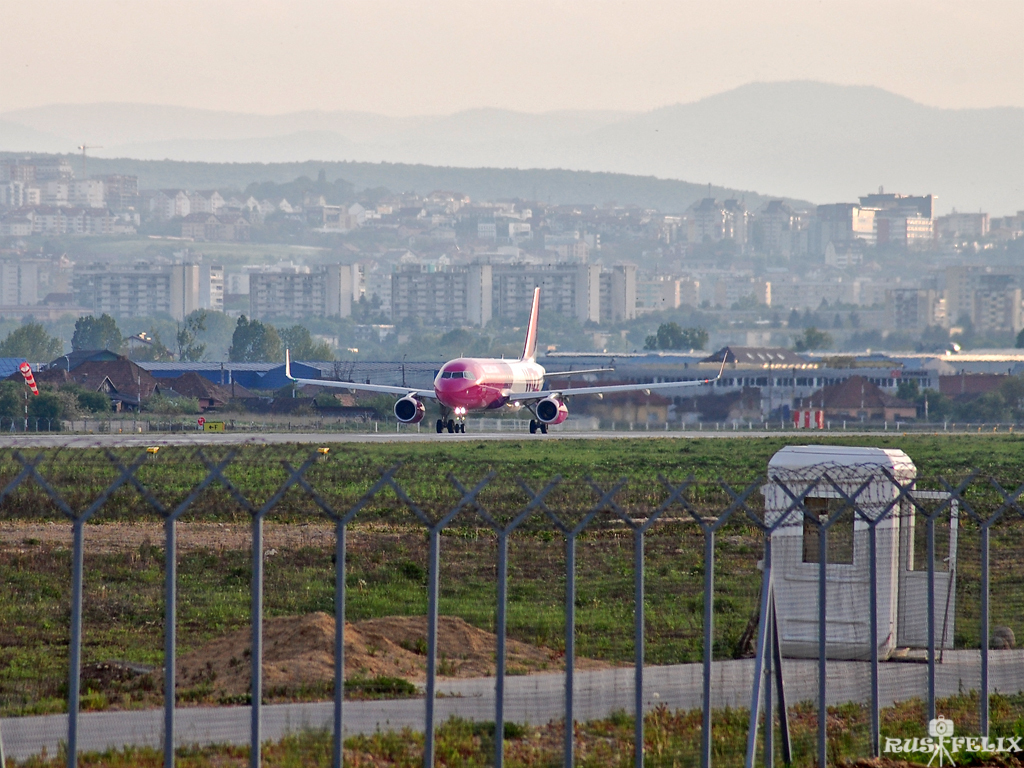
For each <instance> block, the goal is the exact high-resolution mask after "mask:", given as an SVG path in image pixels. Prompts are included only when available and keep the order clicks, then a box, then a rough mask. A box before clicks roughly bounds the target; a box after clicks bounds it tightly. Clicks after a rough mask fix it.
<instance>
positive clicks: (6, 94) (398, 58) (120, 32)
mask: <svg viewBox="0 0 1024 768" xmlns="http://www.w3.org/2000/svg"><path fill="white" fill-rule="evenodd" d="M1022 29H1024V2H1022V0H990V1H985V0H965V1H962V2H952V1H951V0H927V1H917V0H914V1H909V0H882V1H878V0H859V1H858V2H841V1H840V0H817V1H815V2H811V1H810V0H792V1H787V0H775V1H774V2H751V1H749V0H732V1H728V0H703V1H702V2H683V1H681V0H674V1H671V2H642V1H638V0H631V1H630V2H619V1H618V0H614V1H613V0H586V1H585V0H575V2H556V1H553V0H544V2H514V1H512V0H507V1H505V2H490V1H489V0H473V1H472V2H460V1H458V0H430V1H428V2H411V1H410V2H388V1H386V0H372V1H371V0H366V1H365V2H344V1H341V0H330V1H325V2H312V1H308V0H307V1H303V0H289V1H288V2H283V1H274V0H203V1H202V2H193V1H190V0H173V1H172V2H168V1H166V0H130V1H128V2H125V1H122V0H86V1H85V2H79V1H77V0H76V1H74V2H72V1H70V0H67V1H65V2H54V0H0V50H3V58H4V65H3V67H0V111H9V110H14V109H20V108H23V107H31V106H39V105H42V104H53V103H89V102H137V103H151V104H175V105H182V106H191V107H203V108H209V109H226V110H234V111H244V112H259V113H265V114H272V113H281V112H290V111H296V110H307V109H319V110H345V109H351V110H360V111H370V112H381V113H386V114H391V115H410V114H426V113H449V112H453V111H457V110H460V109H466V108H472V107H484V106H488V107H503V108H509V109H516V110H522V111H530V112H541V111H550V110H559V109H617V110H618V109H624V110H645V109H651V108H654V107H659V106H663V105H666V104H672V103H677V102H686V101H693V100H695V99H698V98H701V97H703V96H707V95H710V94H713V93H717V92H720V91H723V90H727V89H729V88H733V87H735V86H738V85H742V84H744V83H748V82H751V81H755V80H759V81H773V80H794V79H812V80H822V81H827V82H833V83H842V84H858V85H875V86H879V87H881V88H885V89H887V90H890V91H894V92H896V93H899V94H902V95H905V96H908V97H910V98H913V99H914V100H916V101H920V102H922V103H925V104H930V105H934V106H941V107H986V106H1024V52H1022V46H1021V38H1020V35H1021V30H1022Z"/></svg>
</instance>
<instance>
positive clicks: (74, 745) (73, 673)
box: [68, 516, 85, 768]
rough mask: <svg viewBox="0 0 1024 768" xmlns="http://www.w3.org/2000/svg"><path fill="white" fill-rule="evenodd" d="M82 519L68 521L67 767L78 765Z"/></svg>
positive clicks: (80, 676)
mask: <svg viewBox="0 0 1024 768" xmlns="http://www.w3.org/2000/svg"><path fill="white" fill-rule="evenodd" d="M84 526H85V520H84V519H83V518H82V517H81V516H76V517H75V518H74V520H73V521H72V531H73V534H72V537H73V542H74V543H73V545H72V547H73V551H72V555H71V558H72V559H71V648H70V654H71V669H70V678H69V680H68V768H76V765H77V764H78V707H79V696H80V695H81V690H80V685H81V680H82V560H83V553H82V548H83V546H84V542H83V533H84V531H83V528H84Z"/></svg>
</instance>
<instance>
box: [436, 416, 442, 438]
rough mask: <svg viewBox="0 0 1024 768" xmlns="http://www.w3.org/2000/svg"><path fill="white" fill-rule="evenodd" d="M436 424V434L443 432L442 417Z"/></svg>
mask: <svg viewBox="0 0 1024 768" xmlns="http://www.w3.org/2000/svg"><path fill="white" fill-rule="evenodd" d="M436 426H437V434H439V435H440V434H441V433H442V432H444V419H438V420H437V424H436Z"/></svg>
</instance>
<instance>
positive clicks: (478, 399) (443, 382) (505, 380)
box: [434, 357, 544, 413]
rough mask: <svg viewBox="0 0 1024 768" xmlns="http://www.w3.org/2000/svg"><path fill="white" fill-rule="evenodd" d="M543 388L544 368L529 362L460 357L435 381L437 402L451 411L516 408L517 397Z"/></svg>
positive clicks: (442, 370)
mask: <svg viewBox="0 0 1024 768" xmlns="http://www.w3.org/2000/svg"><path fill="white" fill-rule="evenodd" d="M543 386H544V367H543V366H542V365H539V364H537V363H536V362H533V361H530V360H501V359H492V358H474V357H460V358H458V359H456V360H451V361H449V362H447V363H445V364H444V366H443V367H442V368H441V370H440V371H439V372H438V374H437V378H435V379H434V393H435V394H436V395H437V399H438V401H439V402H440V403H441V405H443V406H444V407H446V408H448V409H449V410H452V411H454V410H455V409H456V408H458V409H460V410H462V409H465V411H490V410H495V409H497V408H503V407H505V406H512V407H515V406H516V395H520V394H525V393H528V392H539V391H540V390H541V389H542V388H543ZM465 411H462V412H463V413H465Z"/></svg>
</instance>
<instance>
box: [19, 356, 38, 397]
mask: <svg viewBox="0 0 1024 768" xmlns="http://www.w3.org/2000/svg"><path fill="white" fill-rule="evenodd" d="M18 370H19V371H21V375H22V376H24V377H25V383H26V384H28V387H29V389H31V390H32V394H33V395H38V394H39V387H38V386H36V377H35V376H33V375H32V366H31V365H29V364H28V362H24V363H22V364H21V365H19V366H18Z"/></svg>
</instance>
